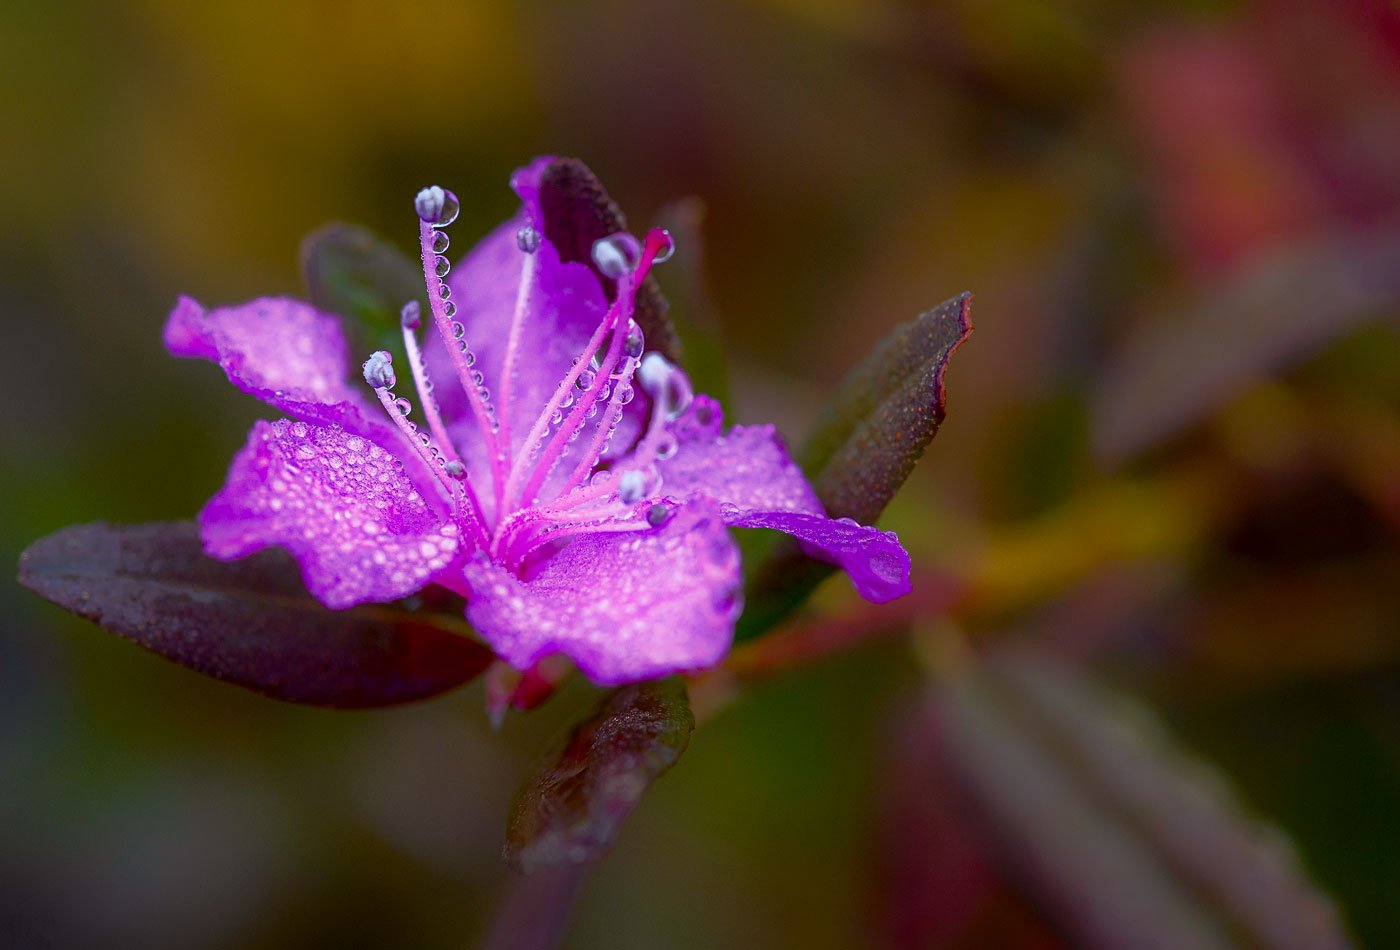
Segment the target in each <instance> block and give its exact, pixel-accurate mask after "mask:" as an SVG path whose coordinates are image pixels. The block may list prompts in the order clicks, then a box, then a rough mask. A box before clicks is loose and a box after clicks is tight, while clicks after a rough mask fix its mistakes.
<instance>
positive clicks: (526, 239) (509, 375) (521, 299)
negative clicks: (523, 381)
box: [496, 224, 541, 506]
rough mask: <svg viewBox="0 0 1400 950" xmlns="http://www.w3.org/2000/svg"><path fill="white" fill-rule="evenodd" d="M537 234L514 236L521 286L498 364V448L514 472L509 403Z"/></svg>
mask: <svg viewBox="0 0 1400 950" xmlns="http://www.w3.org/2000/svg"><path fill="white" fill-rule="evenodd" d="M540 240H541V238H540V232H539V231H536V230H535V229H534V228H533V227H531V226H530V225H528V224H527V225H524V226H523V227H521V228H520V229H519V230H518V231H516V232H515V245H516V247H518V248H520V250H521V252H522V253H524V254H525V260H524V262H523V263H522V264H521V267H520V285H519V287H518V288H517V290H516V294H515V313H514V314H513V315H512V316H511V320H510V333H509V334H508V336H507V337H506V352H505V357H504V358H503V359H502V360H501V383H500V386H501V390H500V395H499V400H500V412H499V418H500V421H501V447H502V448H503V449H504V450H505V453H506V460H505V465H506V466H507V467H509V468H510V469H512V470H513V469H514V465H513V464H512V462H513V459H512V458H511V454H512V452H513V446H512V442H511V437H510V411H511V403H512V402H513V401H514V397H515V361H516V357H517V355H518V354H519V352H520V338H521V335H522V333H523V332H524V328H525V317H526V315H527V314H528V313H529V308H530V295H531V293H532V292H533V290H534V287H535V266H536V264H535V261H536V257H535V252H536V251H538V250H539V249H540ZM497 488H498V489H499V490H498V492H497V498H496V504H497V506H499V505H500V504H501V502H502V501H503V498H502V497H500V496H501V494H502V493H503V492H504V486H503V485H498V486H497Z"/></svg>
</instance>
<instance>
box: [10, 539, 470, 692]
mask: <svg viewBox="0 0 1400 950" xmlns="http://www.w3.org/2000/svg"><path fill="white" fill-rule="evenodd" d="M19 580H20V583H21V584H23V585H24V586H26V587H28V588H29V589H30V590H32V591H34V592H35V593H37V594H39V595H40V596H41V597H44V598H45V599H47V600H50V601H52V602H53V603H55V604H58V605H59V606H60V607H63V608H66V609H67V610H70V611H72V612H73V613H75V614H77V615H78V616H80V617H83V618H85V619H87V620H91V621H92V622H94V623H96V624H97V625H98V626H100V627H102V628H103V629H105V630H108V631H110V632H112V633H115V634H117V635H118V636H121V637H124V638H126V639H128V640H131V641H132V642H133V643H136V644H139V645H140V646H142V647H145V648H146V649H147V650H150V651H151V652H153V653H157V654H159V655H160V656H163V657H165V658H166V659H168V660H172V661H174V662H176V663H179V664H180V665H181V666H186V667H189V668H190V669H192V670H197V671H198V672H201V673H206V674H208V675H210V676H213V677H215V678H217V679H221V680H224V681H226V682H229V683H234V684H237V685H239V686H243V687H246V688H247V689H251V690H254V691H256V692H259V693H262V694H264V695H266V696H271V697H273V698H276V699H284V700H288V701H290V702H296V703H307V704H310V705H314V706H333V707H341V708H358V707H371V706H389V705H394V704H397V703H405V702H410V701H412V700H417V699H424V698H426V697H428V696H432V695H435V694H437V693H441V692H443V691H444V690H448V689H451V688H452V687H454V686H458V685H460V684H462V683H465V682H467V681H468V680H470V679H473V678H474V677H476V676H477V675H479V674H480V673H481V672H483V671H484V670H485V669H486V667H487V666H488V665H489V664H490V662H491V660H492V654H491V652H490V651H489V650H487V649H486V647H484V646H482V645H481V644H480V643H478V642H476V641H475V640H472V639H470V636H469V635H470V633H471V630H470V628H469V627H467V625H466V623H465V622H464V621H463V620H462V619H461V614H460V613H454V612H447V611H442V612H436V611H410V610H408V609H406V608H403V607H400V606H396V605H392V604H386V605H366V606H363V607H356V608H354V609H351V610H330V609H328V608H326V607H324V606H322V605H321V604H320V603H318V602H317V601H316V600H315V599H313V598H312V597H311V595H310V594H308V593H307V592H306V589H305V587H304V586H303V585H302V582H301V577H300V575H299V574H298V572H297V568H296V564H295V563H294V562H293V561H292V560H291V558H289V557H288V556H287V555H286V554H284V553H283V552H281V551H276V550H268V551H262V552H260V553H258V554H254V555H253V556H251V557H248V558H244V559H243V560H241V561H234V562H231V563H226V562H224V561H216V560H214V559H212V558H209V557H206V556H205V554H204V549H203V545H202V544H201V543H200V540H199V530H198V528H197V526H195V525H194V524H192V523H190V522H172V523H158V524H142V525H129V526H115V525H109V524H103V523H100V522H99V523H96V524H88V525H74V526H72V527H68V528H64V529H63V530H62V531H59V532H57V533H55V534H52V535H50V536H48V537H47V538H43V539H42V540H39V541H36V542H35V543H34V544H32V545H30V546H29V548H28V549H27V550H26V551H25V552H24V553H23V554H21V555H20V561H19Z"/></svg>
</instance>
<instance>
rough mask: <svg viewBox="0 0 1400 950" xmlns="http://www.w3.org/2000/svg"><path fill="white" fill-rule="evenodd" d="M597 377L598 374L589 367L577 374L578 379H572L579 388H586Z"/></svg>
mask: <svg viewBox="0 0 1400 950" xmlns="http://www.w3.org/2000/svg"><path fill="white" fill-rule="evenodd" d="M597 378H598V374H597V373H595V372H593V370H591V369H586V370H584V371H583V372H581V373H579V374H578V379H576V380H574V385H575V386H577V387H578V388H579V389H587V388H588V387H589V386H592V385H593V381H594V380H595V379H597Z"/></svg>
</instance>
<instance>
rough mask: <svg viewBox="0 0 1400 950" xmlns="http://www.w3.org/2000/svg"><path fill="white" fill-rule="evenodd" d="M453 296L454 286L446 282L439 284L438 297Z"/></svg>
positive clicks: (447, 297) (446, 297) (445, 298)
mask: <svg viewBox="0 0 1400 950" xmlns="http://www.w3.org/2000/svg"><path fill="white" fill-rule="evenodd" d="M451 296H452V288H451V287H449V286H447V285H446V284H438V297H439V298H441V299H443V300H447V299H449V298H450V297H451Z"/></svg>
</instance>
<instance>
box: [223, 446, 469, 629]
mask: <svg viewBox="0 0 1400 950" xmlns="http://www.w3.org/2000/svg"><path fill="white" fill-rule="evenodd" d="M199 521H200V528H201V531H202V534H203V537H204V545H205V550H206V551H208V552H209V554H211V555H213V556H214V557H219V558H224V559H226V560H227V559H232V558H238V557H243V556H245V555H247V554H251V553H252V552H254V551H257V550H260V549H262V548H265V547H270V546H273V545H278V546H281V547H284V548H286V549H287V550H288V551H289V552H291V554H292V556H293V557H294V558H295V559H296V561H297V563H298V564H299V565H300V566H301V571H302V577H303V579H304V580H305V581H306V586H307V589H308V590H310V591H311V593H312V594H314V595H315V596H316V597H317V599H319V600H320V601H321V602H322V603H324V604H325V605H326V606H328V607H337V608H338V607H349V606H352V605H354V604H359V603H364V602H367V601H387V600H394V599H396V598H399V597H403V596H406V595H408V594H411V593H413V592H414V591H416V590H418V589H420V588H421V587H423V586H424V585H425V584H427V583H428V582H429V581H430V580H442V581H443V582H444V583H446V584H447V586H452V587H457V588H460V587H461V584H460V582H458V583H456V584H453V583H450V581H451V576H450V575H451V574H452V573H453V572H451V571H448V570H447V569H448V568H449V567H450V566H451V565H452V564H453V562H454V561H456V560H457V559H458V558H459V557H460V555H461V554H462V553H464V552H463V551H462V547H463V545H464V543H465V542H464V540H463V538H462V536H461V532H460V529H459V526H458V525H456V524H453V523H451V522H448V521H445V520H444V519H443V518H442V516H440V515H439V514H438V513H437V512H436V511H435V510H434V509H433V508H432V507H431V506H430V505H429V503H428V501H427V500H426V499H424V497H423V496H422V494H420V493H419V491H418V490H417V489H416V488H415V487H414V485H413V483H412V481H410V479H409V478H408V477H407V475H406V474H405V472H404V469H403V467H402V464H401V463H400V462H399V461H398V460H397V459H395V458H394V457H393V456H392V455H391V454H390V453H388V452H386V451H384V449H383V448H381V447H380V446H379V445H376V444H375V443H373V442H371V441H369V440H368V439H365V438H362V437H361V436H359V435H356V434H354V433H351V432H347V431H346V430H344V429H342V428H340V427H339V426H316V425H311V424H308V423H305V422H300V421H296V422H293V421H291V420H288V419H279V420H277V421H276V422H258V423H256V424H255V425H254V426H253V431H252V432H251V433H250V434H249V437H248V444H247V445H246V446H245V447H244V449H243V451H242V452H240V453H239V454H238V456H237V457H236V458H235V459H234V462H233V466H232V467H231V468H230V470H229V475H228V481H227V483H226V484H225V485H224V487H223V488H222V489H221V490H220V491H219V493H218V494H217V495H215V496H214V497H213V498H212V499H210V501H209V503H208V504H207V505H206V506H205V507H204V510H203V511H202V512H201V513H200V517H199ZM439 575H441V576H439Z"/></svg>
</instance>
